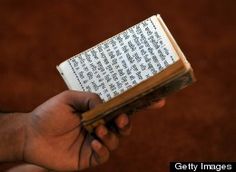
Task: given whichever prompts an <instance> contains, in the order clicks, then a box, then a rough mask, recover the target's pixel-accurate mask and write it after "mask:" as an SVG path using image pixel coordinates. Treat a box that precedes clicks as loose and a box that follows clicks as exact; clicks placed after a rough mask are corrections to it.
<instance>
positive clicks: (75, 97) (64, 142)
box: [23, 91, 131, 171]
mask: <svg viewBox="0 0 236 172" xmlns="http://www.w3.org/2000/svg"><path fill="white" fill-rule="evenodd" d="M100 103H102V101H101V99H100V98H99V97H98V96H97V95H96V94H92V93H85V92H77V91H65V92H63V93H61V94H59V95H57V96H55V97H53V98H51V99H50V100H48V101H47V102H45V103H44V104H42V105H41V106H39V107H37V108H36V109H35V110H34V111H33V112H32V113H30V115H29V116H28V119H27V120H28V121H27V129H26V140H25V144H24V151H23V158H24V160H25V161H26V162H28V163H33V164H36V165H39V166H43V167H45V168H48V169H52V170H58V171H60V170H66V171H74V170H82V169H85V168H88V167H90V166H95V165H98V164H101V163H103V162H105V161H106V160H108V158H109V154H110V151H113V150H114V149H116V148H117V146H118V143H119V138H118V134H119V135H128V134H129V133H130V130H131V125H130V122H129V119H128V117H127V115H125V114H121V115H120V116H118V117H117V118H116V119H115V124H116V125H117V127H118V129H119V133H112V132H111V131H109V130H108V129H107V128H106V127H105V126H103V125H100V126H98V127H97V128H96V129H95V133H96V135H97V137H98V138H99V140H97V139H94V138H92V137H91V136H90V135H89V134H88V133H87V131H86V130H85V129H83V128H82V126H81V123H80V121H81V119H80V115H81V113H83V112H85V111H87V110H89V109H92V108H94V107H95V106H97V105H98V104H100Z"/></svg>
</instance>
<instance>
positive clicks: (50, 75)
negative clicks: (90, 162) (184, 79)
mask: <svg viewBox="0 0 236 172" xmlns="http://www.w3.org/2000/svg"><path fill="white" fill-rule="evenodd" d="M235 8H236V1H234V0H225V1H222V0H198V1H193V0H192V1H189V0H181V1H180V0H119V1H112V0H99V1H94V0H60V1H58V0H50V1H46V0H45V1H44V0H34V1H32V0H0V71H1V72H0V79H1V82H0V94H1V98H0V110H1V111H11V112H15V111H20V112H28V111H31V110H33V109H34V108H35V107H36V106H38V105H39V104H41V103H43V102H44V101H45V100H47V99H48V98H50V97H52V96H54V95H56V94H58V93H60V92H62V91H63V90H65V89H67V88H66V86H65V84H64V82H63V80H62V79H61V77H60V75H59V74H58V72H57V70H56V65H58V64H59V63H60V62H62V61H64V60H66V59H67V58H69V57H71V56H73V55H75V54H77V53H79V52H81V51H83V50H85V49H87V48H90V47H91V46H93V45H95V44H97V43H99V42H100V41H103V40H104V39H106V38H109V37H111V36H113V35H114V34H116V33H118V32H120V31H122V30H124V29H126V28H128V27H130V26H132V25H134V24H136V23H138V22H140V21H142V20H144V19H146V18H148V17H150V16H151V15H153V14H157V13H159V14H161V15H162V18H163V19H164V21H165V23H166V24H167V26H168V27H169V29H170V31H171V33H172V34H173V36H174V37H175V39H176V41H177V42H178V44H179V45H180V47H181V49H182V51H183V52H184V53H185V55H186V57H187V58H188V60H189V61H190V63H191V64H192V67H193V68H194V71H195V74H196V77H197V80H198V81H197V82H196V83H194V84H193V85H192V86H190V87H188V88H186V89H185V90H183V91H181V92H178V93H176V94H174V95H171V96H170V97H168V98H167V104H166V106H165V107H164V108H162V109H160V110H146V111H143V112H140V113H137V114H135V116H134V117H133V131H132V134H131V136H130V137H127V138H125V139H124V140H122V141H121V146H120V147H119V149H118V150H117V151H115V152H114V153H113V154H112V156H111V159H110V160H109V161H108V162H107V163H105V164H104V165H101V166H99V167H96V168H93V169H89V170H86V172H95V171H96V172H108V171H113V172H120V171H121V172H123V171H124V172H126V171H127V172H135V171H148V172H156V171H161V172H165V171H169V162H171V161H236V154H235V153H236V100H235V97H236V90H235V89H236V69H235V68H236V39H235V38H236V12H235ZM7 168H8V166H4V167H2V170H1V169H0V171H3V170H4V169H7Z"/></svg>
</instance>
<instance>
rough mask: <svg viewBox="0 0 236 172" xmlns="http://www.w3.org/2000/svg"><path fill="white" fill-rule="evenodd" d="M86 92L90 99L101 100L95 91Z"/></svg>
mask: <svg viewBox="0 0 236 172" xmlns="http://www.w3.org/2000/svg"><path fill="white" fill-rule="evenodd" d="M88 94H89V97H90V99H92V100H99V101H100V100H101V98H100V97H99V95H98V94H96V93H88Z"/></svg>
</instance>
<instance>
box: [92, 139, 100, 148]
mask: <svg viewBox="0 0 236 172" xmlns="http://www.w3.org/2000/svg"><path fill="white" fill-rule="evenodd" d="M92 145H93V147H94V148H95V149H101V148H102V144H101V143H100V142H99V141H97V140H93V141H92Z"/></svg>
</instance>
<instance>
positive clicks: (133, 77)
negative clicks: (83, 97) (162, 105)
mask: <svg viewBox="0 0 236 172" xmlns="http://www.w3.org/2000/svg"><path fill="white" fill-rule="evenodd" d="M57 69H58V71H59V72H60V74H61V76H62V77H63V79H64V81H65V82H66V84H67V86H68V87H69V89H72V90H80V91H88V92H94V93H97V94H98V95H100V97H101V98H102V99H103V101H104V103H103V104H101V105H99V106H97V107H96V108H94V109H92V110H90V111H88V112H85V113H83V114H82V124H83V125H84V127H85V128H86V129H87V130H88V131H89V132H92V131H93V129H94V127H96V126H97V125H99V124H105V123H107V122H108V121H110V120H111V119H113V118H114V117H115V116H117V115H118V114H120V113H122V112H124V113H127V114H131V113H133V112H135V111H137V110H138V109H140V108H143V107H145V106H148V105H149V104H150V103H151V102H152V101H154V100H158V99H161V98H163V97H165V96H167V95H168V94H170V93H172V92H174V91H177V90H179V89H181V88H184V87H186V86H187V85H189V84H191V83H192V82H193V81H194V80H195V79H194V75H193V72H192V68H191V66H190V64H189V63H188V61H187V60H186V58H185V56H184V54H183V53H182V51H181V50H180V48H179V47H178V45H177V43H176V42H175V40H174V38H173V37H172V35H171V34H170V32H169V30H168V29H167V27H166V25H165V24H164V22H163V20H162V18H161V17H160V15H155V16H152V17H150V18H148V19H146V20H144V21H142V22H140V23H138V24H136V25H134V26H133V27H130V28H129V29H127V30H125V31H123V32H121V33H119V34H117V35H115V36H113V37H111V38H109V39H107V40H105V41H103V42H101V43H99V44H98V45H96V46H94V47H92V48H90V49H88V50H86V51H84V52H82V53H80V54H78V55H75V56H73V57H71V58H70V59H68V60H66V61H64V62H63V63H61V64H60V65H59V66H57Z"/></svg>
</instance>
